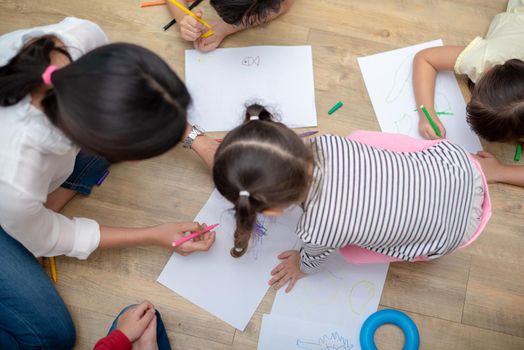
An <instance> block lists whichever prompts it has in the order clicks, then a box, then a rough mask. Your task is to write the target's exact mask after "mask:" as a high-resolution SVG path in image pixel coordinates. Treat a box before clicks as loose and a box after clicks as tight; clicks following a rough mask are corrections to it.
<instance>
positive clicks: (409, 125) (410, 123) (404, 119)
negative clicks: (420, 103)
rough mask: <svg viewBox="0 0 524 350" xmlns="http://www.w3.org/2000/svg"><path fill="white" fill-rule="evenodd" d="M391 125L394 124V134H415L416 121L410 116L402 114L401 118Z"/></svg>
mask: <svg viewBox="0 0 524 350" xmlns="http://www.w3.org/2000/svg"><path fill="white" fill-rule="evenodd" d="M415 111H416V110H415ZM415 114H416V112H415ZM393 123H395V129H396V132H397V133H399V134H402V133H405V134H407V135H413V134H414V133H416V132H417V124H418V119H416V118H415V119H414V118H413V116H411V115H410V114H406V113H404V114H402V116H401V117H400V118H399V119H397V120H395V121H393Z"/></svg>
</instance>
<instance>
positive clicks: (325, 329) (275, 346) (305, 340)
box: [257, 314, 360, 350]
mask: <svg viewBox="0 0 524 350" xmlns="http://www.w3.org/2000/svg"><path fill="white" fill-rule="evenodd" d="M318 321H319V322H313V321H311V320H304V319H295V318H289V317H285V316H279V315H274V314H271V315H264V316H263V319H262V327H261V329H260V337H259V339H258V347H257V349H258V350H295V349H296V350H300V349H303V350H356V349H359V348H360V346H359V331H360V328H357V327H356V325H355V326H354V327H347V326H342V325H330V324H325V323H321V321H322V320H318Z"/></svg>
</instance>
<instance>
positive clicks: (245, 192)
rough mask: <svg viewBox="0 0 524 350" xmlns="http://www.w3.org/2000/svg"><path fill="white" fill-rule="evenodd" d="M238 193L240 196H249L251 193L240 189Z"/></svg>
mask: <svg viewBox="0 0 524 350" xmlns="http://www.w3.org/2000/svg"><path fill="white" fill-rule="evenodd" d="M238 195H239V196H240V197H248V198H249V196H250V193H249V192H248V191H240V192H238Z"/></svg>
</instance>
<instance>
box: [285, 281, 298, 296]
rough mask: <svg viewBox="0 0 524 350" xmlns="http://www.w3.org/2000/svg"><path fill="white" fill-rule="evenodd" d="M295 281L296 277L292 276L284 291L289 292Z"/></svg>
mask: <svg viewBox="0 0 524 350" xmlns="http://www.w3.org/2000/svg"><path fill="white" fill-rule="evenodd" d="M295 283H297V279H296V278H292V279H291V281H289V283H288V285H287V288H286V293H289V292H291V289H293V287H294V286H295Z"/></svg>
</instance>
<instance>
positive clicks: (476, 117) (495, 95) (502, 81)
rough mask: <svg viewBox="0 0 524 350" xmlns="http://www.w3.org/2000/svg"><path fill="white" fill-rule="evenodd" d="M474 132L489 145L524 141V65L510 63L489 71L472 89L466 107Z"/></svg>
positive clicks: (517, 61) (523, 63) (515, 62)
mask: <svg viewBox="0 0 524 350" xmlns="http://www.w3.org/2000/svg"><path fill="white" fill-rule="evenodd" d="M467 113H468V122H469V124H470V125H471V128H472V129H473V130H474V131H475V132H476V133H477V134H478V135H480V136H481V137H483V138H484V139H486V140H488V141H500V142H518V141H519V140H521V139H522V138H523V137H524V62H522V61H521V60H518V59H513V60H509V61H507V62H506V63H504V64H501V65H496V66H494V67H493V68H491V69H490V70H488V71H487V72H486V73H484V75H483V76H482V77H481V78H480V80H479V81H478V82H477V84H476V85H475V87H474V88H473V92H472V96H471V101H470V102H469V103H468V106H467Z"/></svg>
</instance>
